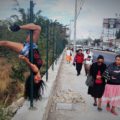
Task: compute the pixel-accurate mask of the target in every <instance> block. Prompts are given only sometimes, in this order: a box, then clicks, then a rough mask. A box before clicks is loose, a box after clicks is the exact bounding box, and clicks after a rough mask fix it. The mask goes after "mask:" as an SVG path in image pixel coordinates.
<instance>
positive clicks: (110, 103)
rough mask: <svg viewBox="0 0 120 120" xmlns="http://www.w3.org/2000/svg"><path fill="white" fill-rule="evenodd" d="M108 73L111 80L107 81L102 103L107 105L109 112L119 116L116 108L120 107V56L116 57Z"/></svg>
mask: <svg viewBox="0 0 120 120" xmlns="http://www.w3.org/2000/svg"><path fill="white" fill-rule="evenodd" d="M106 71H107V72H106V73H107V74H108V75H109V77H107V78H109V79H107V84H106V86H105V91H104V95H103V98H102V101H103V102H105V103H106V104H107V105H106V110H107V111H109V112H111V113H112V114H114V115H118V113H117V112H116V107H119V106H120V55H117V56H116V57H115V62H114V63H112V64H110V65H109V66H108V68H107V70H106ZM108 75H107V76H108Z"/></svg>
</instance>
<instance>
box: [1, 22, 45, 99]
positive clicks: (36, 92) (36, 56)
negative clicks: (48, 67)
mask: <svg viewBox="0 0 120 120" xmlns="http://www.w3.org/2000/svg"><path fill="white" fill-rule="evenodd" d="M20 29H22V30H32V31H33V46H32V47H33V63H31V62H30V61H29V58H30V35H28V36H27V38H26V41H25V43H23V44H22V43H17V42H12V41H7V40H2V41H0V46H4V47H7V48H10V49H11V50H13V51H15V52H17V53H18V54H19V58H20V59H21V60H23V61H24V62H25V63H27V65H28V66H29V67H30V69H31V70H32V71H33V74H34V82H33V97H34V99H39V98H40V97H41V91H42V90H43V89H44V85H45V84H44V82H43V81H42V78H41V75H40V68H41V66H42V60H41V57H40V53H39V51H38V47H37V42H38V39H39V35H40V32H41V27H40V26H39V25H35V24H33V23H30V24H26V25H22V26H18V25H16V24H14V25H12V26H10V27H9V30H11V31H13V32H17V31H19V30H20ZM25 98H30V76H29V77H28V78H27V80H26V84H25Z"/></svg>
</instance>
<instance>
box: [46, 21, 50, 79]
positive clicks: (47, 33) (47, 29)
mask: <svg viewBox="0 0 120 120" xmlns="http://www.w3.org/2000/svg"><path fill="white" fill-rule="evenodd" d="M46 25H47V27H46V37H47V39H46V81H48V41H49V21H47V24H46Z"/></svg>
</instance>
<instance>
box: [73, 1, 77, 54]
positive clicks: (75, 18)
mask: <svg viewBox="0 0 120 120" xmlns="http://www.w3.org/2000/svg"><path fill="white" fill-rule="evenodd" d="M76 23H77V0H75V16H74V53H75V52H76Z"/></svg>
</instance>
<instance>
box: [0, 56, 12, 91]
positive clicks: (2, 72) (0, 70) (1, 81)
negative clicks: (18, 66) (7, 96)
mask: <svg viewBox="0 0 120 120" xmlns="http://www.w3.org/2000/svg"><path fill="white" fill-rule="evenodd" d="M9 73H10V65H9V64H7V61H6V60H5V59H4V58H0V93H4V91H5V90H6V89H7V87H8V85H9V84H10V77H9Z"/></svg>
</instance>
